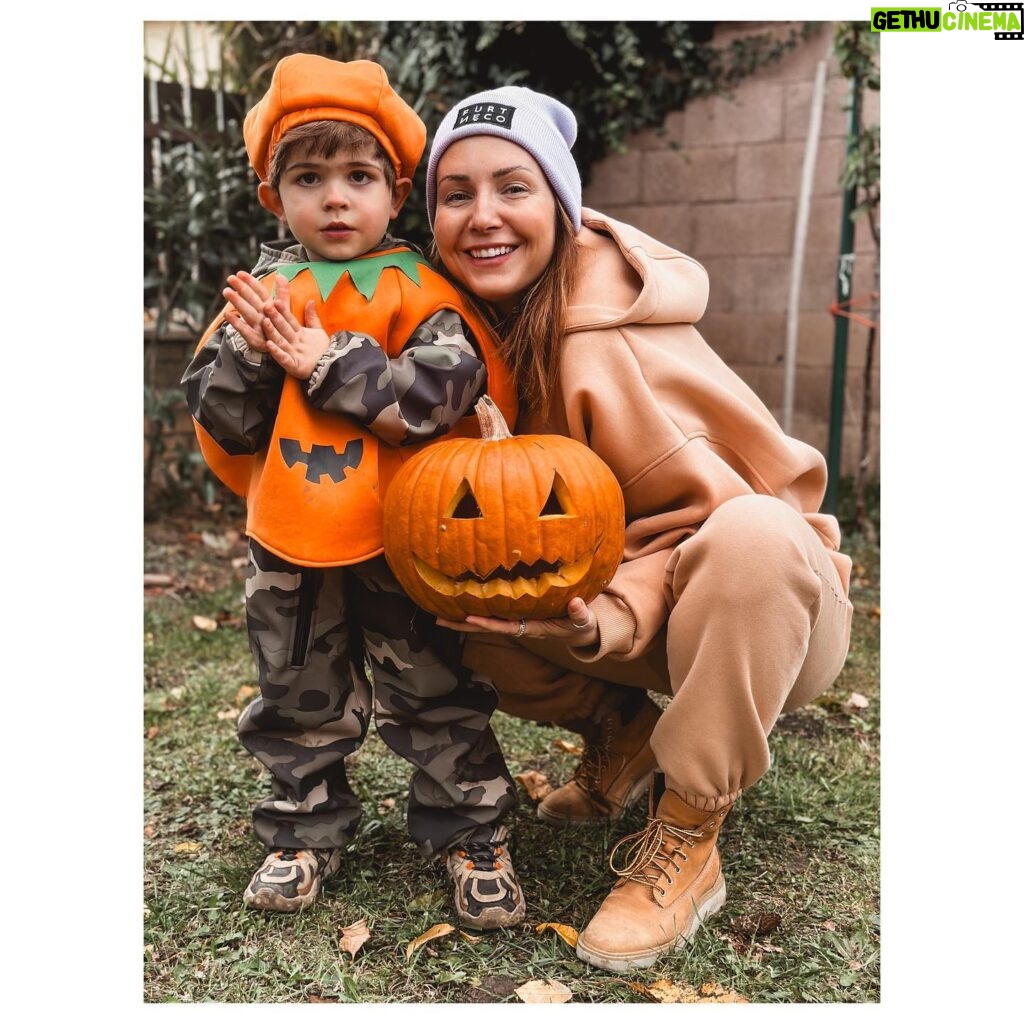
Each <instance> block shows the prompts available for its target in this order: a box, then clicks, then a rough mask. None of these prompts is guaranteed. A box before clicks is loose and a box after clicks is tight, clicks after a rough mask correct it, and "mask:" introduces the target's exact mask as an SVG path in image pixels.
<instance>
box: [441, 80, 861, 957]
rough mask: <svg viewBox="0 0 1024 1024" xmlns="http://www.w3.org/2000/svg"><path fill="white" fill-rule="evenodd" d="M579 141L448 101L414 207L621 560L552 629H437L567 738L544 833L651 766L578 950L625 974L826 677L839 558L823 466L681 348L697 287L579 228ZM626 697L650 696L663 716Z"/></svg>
mask: <svg viewBox="0 0 1024 1024" xmlns="http://www.w3.org/2000/svg"><path fill="white" fill-rule="evenodd" d="M575 136H576V121H575V118H574V116H573V114H572V112H571V111H570V110H569V109H568V108H567V107H565V106H564V105H563V104H561V103H559V102H558V101H557V100H555V99H553V98H551V97H548V96H544V95H542V94H539V93H536V92H533V91H531V90H529V89H524V88H516V87H509V88H501V89H495V90H491V91H487V92H483V93H479V94H477V95H474V96H470V97H468V98H467V99H465V100H464V101H462V102H461V103H458V104H456V105H455V106H454V107H453V109H452V110H451V111H450V112H449V113H448V115H447V116H446V117H445V119H444V121H443V122H442V124H441V126H440V128H439V129H438V132H437V135H436V137H435V139H434V142H433V146H432V149H431V153H430V159H429V163H428V168H427V206H428V213H429V216H430V219H431V225H432V227H433V230H434V239H435V245H436V250H437V255H438V256H439V258H440V259H441V261H442V262H443V263H444V266H445V267H446V268H447V270H448V272H449V273H450V274H451V275H452V276H453V277H454V278H455V279H456V280H457V281H458V282H459V283H460V284H461V285H462V286H463V287H464V288H466V289H467V290H468V291H470V292H471V293H472V294H473V295H475V296H476V298H477V299H478V300H480V302H481V304H483V305H485V306H486V307H488V308H490V309H491V310H492V311H493V312H494V315H495V319H496V324H497V330H498V333H499V335H500V336H501V337H502V339H503V345H504V350H503V351H504V354H505V357H506V359H507V361H508V363H509V365H510V367H511V369H512V371H513V374H514V376H515V379H516V381H517V386H518V389H519V394H520V398H521V405H522V413H521V416H520V420H519V424H518V430H519V431H520V432H521V433H559V434H565V435H568V436H570V437H573V438H575V439H576V440H578V441H581V442H583V443H584V444H587V445H589V446H590V447H591V448H592V449H593V450H594V451H595V452H596V453H597V454H598V455H600V456H601V458H602V459H604V461H605V462H606V463H607V464H608V465H609V466H610V467H611V469H612V470H613V472H614V473H615V475H616V477H617V478H618V480H619V482H620V484H621V486H622V491H623V495H624V497H625V503H626V520H627V529H626V554H625V558H624V560H623V562H622V565H621V566H620V568H619V570H618V571H617V573H616V574H615V577H614V579H613V580H612V582H611V583H610V585H609V586H608V587H607V589H606V590H605V591H604V593H602V594H601V595H599V596H598V597H597V598H595V599H594V600H593V601H592V602H591V603H590V604H589V606H588V605H587V604H585V603H584V602H583V601H581V600H579V599H576V600H574V601H573V602H572V603H571V605H570V608H569V615H568V618H567V619H562V620H556V621H532V622H522V621H521V622H519V623H515V622H505V621H502V620H497V619H484V618H469V619H467V620H466V621H465V622H463V623H458V622H446V623H444V624H445V625H448V626H450V627H452V628H454V629H461V630H463V631H465V632H467V633H470V634H472V635H471V636H469V637H468V638H467V649H466V659H467V663H468V664H470V665H471V666H472V667H473V668H475V669H477V670H478V671H480V672H481V673H485V674H487V675H489V676H490V677H491V678H493V679H494V680H495V685H496V686H497V688H498V690H499V693H500V694H501V704H500V706H501V707H502V708H503V709H504V710H506V711H508V712H511V713H513V714H517V715H520V716H521V717H527V718H533V719H536V720H543V721H553V722H557V723H559V724H560V725H563V726H567V727H570V728H572V727H575V728H577V729H578V730H579V731H580V732H581V733H582V734H583V735H584V738H585V739H586V740H587V741H588V748H587V753H586V754H585V756H584V766H585V767H584V768H583V769H581V771H579V772H578V773H577V776H576V778H574V780H573V781H572V782H571V783H570V784H569V786H567V787H563V789H562V790H561V791H559V792H558V793H556V794H555V795H553V797H549V798H548V800H547V801H545V804H542V805H541V815H542V817H546V818H548V820H553V821H555V822H556V823H564V822H567V821H578V820H597V819H599V818H601V817H604V818H605V819H607V818H610V817H615V816H617V815H618V814H619V813H621V811H622V809H623V807H624V806H626V805H627V804H628V803H629V801H630V799H631V798H632V797H633V796H634V795H635V794H636V793H637V792H638V791H640V790H642V789H643V788H644V787H645V785H646V781H647V777H648V774H649V772H650V770H651V769H652V768H653V767H655V763H656V767H657V769H658V771H659V775H658V776H657V778H659V779H660V777H661V775H663V776H664V785H663V786H662V785H658V786H652V787H651V796H650V811H649V817H648V825H647V828H646V829H645V830H644V831H643V832H641V833H638V834H637V835H636V836H632V837H627V838H628V840H629V841H631V842H632V843H633V846H632V847H631V848H630V849H629V850H628V851H627V852H626V853H625V855H624V856H623V858H622V859H624V860H625V861H626V863H625V866H624V867H622V868H615V870H616V873H618V874H619V875H620V876H621V877H620V879H619V881H617V882H616V884H615V886H614V888H613V889H612V891H611V893H610V894H609V896H608V897H607V898H606V899H605V901H604V903H603V904H602V906H601V908H600V909H599V910H598V912H597V914H596V915H595V916H594V917H593V919H592V920H591V921H590V922H589V924H587V926H586V927H585V928H584V930H583V931H582V933H581V934H580V937H579V943H578V946H577V952H578V954H579V956H580V957H581V958H582V959H583V960H585V961H587V962H589V963H591V964H594V965H597V966H600V967H604V968H606V969H609V970H614V971H626V970H629V969H631V968H633V967H644V966H649V965H650V964H652V963H653V962H654V960H655V959H656V958H657V956H658V955H659V954H661V953H662V952H664V951H666V950H669V949H672V948H674V947H676V946H678V945H681V944H682V943H683V942H685V941H686V939H687V938H689V937H690V936H691V935H692V934H693V933H694V932H695V931H696V929H697V928H698V927H699V924H700V921H701V919H703V918H704V917H706V916H707V915H709V914H711V913H714V912H715V911H717V910H718V909H719V908H720V907H721V906H722V904H723V903H724V901H725V881H724V879H723V877H722V872H721V867H720V862H719V855H718V849H717V842H718V833H719V829H720V827H721V824H722V821H723V819H724V818H725V816H726V814H727V813H728V811H729V809H730V808H731V807H732V805H733V803H734V801H735V800H736V799H737V798H738V797H739V795H740V793H741V792H742V791H743V790H744V789H746V788H748V787H749V786H751V785H753V783H754V782H756V781H757V779H758V778H760V777H761V775H763V774H764V772H765V771H766V770H767V769H768V766H769V764H770V754H769V749H768V742H767V737H768V734H769V732H770V731H771V729H772V726H773V725H774V723H775V721H776V719H777V717H778V715H779V714H780V713H781V712H784V711H789V710H791V709H793V708H796V707H799V706H800V705H802V704H805V703H806V702H808V701H810V700H812V699H813V698H815V697H816V696H818V695H819V694H821V693H822V692H823V691H824V690H825V689H826V688H827V687H828V686H830V685H831V683H832V682H833V680H834V679H835V677H836V676H837V675H838V673H839V671H840V669H841V668H842V665H843V662H844V660H845V657H846V651H847V647H848V644H849V635H850V621H851V613H852V607H851V605H850V602H849V600H848V597H847V594H848V589H849V572H850V560H849V558H848V557H847V556H845V555H843V554H841V553H840V552H839V551H838V547H839V529H838V524H837V523H836V521H835V519H834V518H833V517H831V516H826V515H822V514H819V513H818V512H817V509H818V507H819V504H820V502H821V499H822V496H823V494H824V490H825V462H824V459H823V458H822V456H821V454H820V453H819V452H817V451H816V450H814V449H813V448H811V447H809V446H808V445H806V444H803V443H802V442H800V441H797V440H794V439H792V438H789V437H787V436H786V435H785V434H783V432H782V431H781V429H780V428H779V426H778V425H777V423H776V422H775V420H774V419H773V418H772V417H771V415H770V414H769V412H768V410H767V409H766V408H765V406H764V405H763V404H762V403H761V402H760V400H759V399H758V398H757V397H756V396H755V395H754V394H753V392H752V391H751V390H750V389H749V388H748V387H747V386H746V385H745V384H744V383H743V382H742V381H741V380H740V379H739V378H738V377H737V376H736V375H735V374H734V373H733V372H732V371H731V370H729V368H728V367H727V366H726V365H725V364H724V363H723V362H722V361H721V360H720V359H719V358H718V356H716V355H715V353H714V352H713V351H712V350H711V349H710V348H709V347H708V345H707V344H706V343H705V342H704V341H703V339H702V338H701V337H700V335H699V334H698V332H697V330H696V329H695V328H694V326H693V324H694V323H695V322H696V321H697V320H699V319H700V317H701V315H702V314H703V312H704V307H705V304H706V301H707V295H708V281H707V275H706V273H705V271H704V269H703V267H701V266H700V265H699V264H698V263H696V262H695V261H694V260H692V259H690V258H689V257H687V256H684V255H682V254H680V253H678V252H675V251H674V250H672V249H669V248H668V247H666V246H664V245H662V244H660V243H659V242H657V241H655V240H654V239H652V238H650V237H648V236H647V235H644V234H642V233H641V232H639V231H637V230H636V229H634V228H632V227H629V226H628V225H625V224H621V223H618V222H616V221H614V220H611V219H610V218H608V217H604V216H602V215H601V214H599V213H595V212H593V211H590V210H585V209H582V207H581V187H580V177H579V173H578V170H577V168H576V165H575V162H574V161H573V159H572V156H571V154H570V147H571V146H572V144H573V142H574V140H575ZM648 688H650V689H655V690H660V691H661V692H663V693H666V694H668V695H670V696H671V700H670V702H669V703H668V706H667V708H666V709H665V711H664V712H663V713H662V714H661V715H660V717H658V714H657V709H656V708H655V706H654V705H653V703H652V702H651V701H650V698H649V697H648V696H647V694H646V689H648ZM602 725H603V730H602V727H601V726H602ZM648 736H649V746H648V743H647V740H648ZM622 842H626V840H623V841H622ZM614 853H615V851H613V860H614ZM613 867H614V863H613Z"/></svg>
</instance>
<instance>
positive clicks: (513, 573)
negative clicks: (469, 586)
mask: <svg viewBox="0 0 1024 1024" xmlns="http://www.w3.org/2000/svg"><path fill="white" fill-rule="evenodd" d="M561 568H562V563H561V562H545V561H544V559H543V558H541V559H538V560H537V561H536V562H534V563H533V565H524V564H523V563H522V562H516V564H515V565H513V566H512V568H511V569H506V568H505V567H504V566H503V565H499V566H498V568H497V569H495V570H494V572H491V573H488V574H487V575H486V576H481V575H479V573H475V572H473V571H472V570H467V571H466V572H464V573H462V574H461V575H460V576H456V577H455V582H456V583H466V582H467V581H475V582H477V583H486V582H487V581H488V580H517V579H522V580H535V579H537V577H538V576H543V575H544V573H546V572H551V573H556V572H559V571H560V570H561Z"/></svg>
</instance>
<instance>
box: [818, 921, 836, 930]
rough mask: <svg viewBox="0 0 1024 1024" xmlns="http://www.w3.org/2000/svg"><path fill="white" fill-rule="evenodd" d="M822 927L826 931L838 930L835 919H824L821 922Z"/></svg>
mask: <svg viewBox="0 0 1024 1024" xmlns="http://www.w3.org/2000/svg"><path fill="white" fill-rule="evenodd" d="M821 927H822V928H823V929H824V930H825V931H826V932H834V931H835V930H836V923H835V921H822V922H821Z"/></svg>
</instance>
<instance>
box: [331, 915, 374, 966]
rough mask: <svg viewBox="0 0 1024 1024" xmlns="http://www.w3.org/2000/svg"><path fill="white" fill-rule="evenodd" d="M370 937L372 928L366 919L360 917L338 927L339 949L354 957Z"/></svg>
mask: <svg viewBox="0 0 1024 1024" xmlns="http://www.w3.org/2000/svg"><path fill="white" fill-rule="evenodd" d="M369 937H370V929H369V928H367V927H366V919H365V918H360V919H359V920H358V921H355V922H353V923H352V924H348V925H345V927H344V928H339V929H338V949H340V950H341V951H342V953H348V954H349V956H351V957H353V958H354V957H355V955H356V953H358V952H359V950H360V949H361V948H362V945H363V943H364V942H365V941H366V940H367V939H368V938H369Z"/></svg>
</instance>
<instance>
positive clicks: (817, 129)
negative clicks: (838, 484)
mask: <svg viewBox="0 0 1024 1024" xmlns="http://www.w3.org/2000/svg"><path fill="white" fill-rule="evenodd" d="M827 67H828V65H827V63H826V62H825V61H823V60H819V61H818V69H817V71H816V73H815V76H814V94H813V95H812V97H811V120H810V124H809V125H808V126H807V145H806V147H805V149H804V168H803V173H802V174H801V176H800V194H799V196H798V198H797V204H796V227H795V229H794V231H793V269H792V270H791V271H790V277H789V304H788V307H787V311H786V361H785V364H784V376H783V378H782V429H783V430H784V431H785V432H786V433H787V434H792V433H793V397H794V394H795V393H796V346H797V336H798V333H799V329H800V283H801V279H802V277H803V272H804V246H805V244H806V241H807V219H808V212H809V209H810V205H811V191H812V189H813V187H814V167H815V164H816V163H817V161H818V137H819V135H820V134H821V108H822V107H823V106H824V104H825V72H826V70H827Z"/></svg>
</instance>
